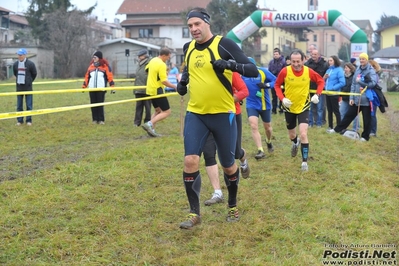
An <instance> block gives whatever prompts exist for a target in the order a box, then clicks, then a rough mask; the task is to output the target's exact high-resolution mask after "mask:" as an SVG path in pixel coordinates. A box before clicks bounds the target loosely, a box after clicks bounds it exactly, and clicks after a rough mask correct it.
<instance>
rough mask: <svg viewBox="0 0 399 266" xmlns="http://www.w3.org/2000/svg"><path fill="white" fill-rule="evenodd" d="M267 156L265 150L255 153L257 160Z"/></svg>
mask: <svg viewBox="0 0 399 266" xmlns="http://www.w3.org/2000/svg"><path fill="white" fill-rule="evenodd" d="M265 156H266V155H265V153H264V152H263V151H261V150H258V153H257V154H256V155H255V159H256V160H260V159H262V158H264V157H265Z"/></svg>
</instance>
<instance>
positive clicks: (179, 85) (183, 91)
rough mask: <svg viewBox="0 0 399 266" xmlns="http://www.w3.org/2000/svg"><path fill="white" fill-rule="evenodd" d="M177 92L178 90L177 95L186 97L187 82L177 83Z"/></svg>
mask: <svg viewBox="0 0 399 266" xmlns="http://www.w3.org/2000/svg"><path fill="white" fill-rule="evenodd" d="M176 90H177V93H178V94H180V95H181V96H184V95H186V93H187V83H186V82H185V81H180V82H179V83H177V86H176Z"/></svg>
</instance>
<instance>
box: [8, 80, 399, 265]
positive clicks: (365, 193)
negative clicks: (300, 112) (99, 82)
mask: <svg viewBox="0 0 399 266" xmlns="http://www.w3.org/2000/svg"><path fill="white" fill-rule="evenodd" d="M119 84H122V83H117V85H119ZM0 85H1V83H0ZM80 85H81V82H76V83H65V84H48V85H35V86H34V89H35V90H36V91H39V90H54V89H57V90H58V89H72V88H79V87H80ZM123 85H126V86H131V84H130V83H124V84H123ZM14 90H15V88H14V86H0V92H12V91H14ZM386 96H387V99H388V102H389V104H390V107H389V108H388V112H387V113H385V114H381V113H380V112H379V113H378V133H377V134H378V137H376V138H372V139H371V140H370V141H369V142H366V143H362V142H358V141H354V140H351V139H348V138H345V137H342V136H340V135H338V134H335V135H330V134H327V133H326V132H325V131H326V128H322V129H318V128H310V129H309V140H310V154H309V156H310V160H309V172H306V173H302V172H301V171H300V165H301V159H300V156H298V157H296V158H291V156H290V147H291V144H290V141H289V139H288V136H287V130H286V128H285V126H284V120H283V115H273V118H272V119H273V121H272V123H273V130H274V137H275V139H274V146H275V152H274V153H273V154H271V155H269V156H267V158H265V159H264V160H261V161H256V160H255V159H254V158H253V155H254V154H255V152H256V147H255V145H254V143H253V141H252V138H251V135H250V128H249V125H248V123H246V113H245V110H244V113H243V120H244V121H245V123H244V124H243V147H244V148H245V149H246V150H247V151H248V152H249V153H250V155H251V157H250V159H249V163H250V166H251V170H252V172H251V177H250V178H248V179H241V180H240V186H239V192H238V207H239V209H240V214H241V220H240V221H239V222H238V223H226V222H225V216H226V214H227V206H226V204H219V205H216V206H210V207H206V206H204V205H203V201H204V200H206V199H208V198H209V197H210V196H211V193H212V192H213V191H212V188H211V185H210V183H209V180H208V178H207V176H206V173H205V168H204V166H203V163H202V165H201V173H202V191H201V202H202V204H201V212H202V224H201V225H199V226H198V227H195V228H194V229H193V230H180V229H179V223H180V222H182V221H183V220H185V218H186V215H187V214H188V202H187V198H186V194H185V190H184V186H183V181H182V169H183V141H182V137H181V136H180V110H181V103H180V97H178V96H171V97H169V100H170V103H171V106H172V115H171V117H169V118H168V119H167V120H165V121H164V122H161V123H160V124H159V125H158V126H157V132H159V133H161V134H162V135H163V136H162V137H161V138H150V137H148V136H147V134H146V133H145V132H144V130H143V129H141V128H136V127H133V114H134V105H135V103H133V102H132V103H124V104H115V105H110V106H106V107H105V109H106V124H105V125H103V126H102V125H93V124H92V123H91V113H90V110H89V109H80V110H73V111H67V112H59V113H54V114H44V115H37V116H33V126H32V127H27V126H25V125H24V126H19V127H18V126H15V123H16V120H15V118H13V119H5V120H1V121H0V125H1V128H0V132H1V143H2V145H1V153H0V163H1V167H0V182H1V183H0V195H1V197H0V202H1V208H0V228H1V230H0V238H1V242H0V264H1V265H18V266H19V265H287V266H288V265H289V266H291V265H330V264H326V263H330V262H331V263H333V262H337V261H342V262H344V263H345V264H343V265H350V263H352V265H362V264H360V261H361V259H360V258H359V257H358V258H351V259H350V258H332V255H330V256H328V257H327V258H323V254H324V253H325V252H326V251H328V250H330V251H331V252H335V253H334V254H338V253H336V252H340V253H341V252H344V251H345V250H351V251H352V252H361V251H366V250H369V251H370V253H372V254H374V253H373V252H374V251H375V250H377V251H383V252H389V254H391V255H390V257H389V258H383V259H371V258H366V259H363V260H364V262H363V265H396V264H397V258H396V257H395V258H393V259H391V258H392V254H393V253H392V252H393V251H398V250H399V249H398V245H399V234H398V232H399V216H398V209H399V178H398V176H399V164H398V156H399V152H398V146H399V126H398V125H399V119H398V116H399V115H398V114H399V111H398V110H399V94H395V93H388V94H387V95H386ZM132 97H133V94H132V91H130V90H120V91H117V93H116V94H113V95H111V94H107V95H106V101H117V100H125V99H131V98H132ZM15 98H16V97H15V96H3V97H1V102H2V104H1V106H0V113H8V112H14V110H15V105H16V99H15ZM88 103H89V96H88V93H81V92H76V93H75V92H74V93H63V94H44V95H35V96H34V109H45V108H54V107H61V106H74V105H82V104H88ZM186 103H187V97H185V101H184V103H183V105H185V104H186ZM244 109H245V108H244ZM262 133H263V131H262ZM263 135H264V133H263ZM220 176H222V174H221V175H220ZM222 189H223V191H224V193H225V195H227V190H226V187H225V185H224V181H223V180H222ZM344 245H353V246H352V247H350V246H349V247H344ZM374 245H382V246H374ZM387 256H388V255H387ZM373 260H374V261H375V263H381V264H366V263H371V262H372V261H373ZM382 263H391V264H382ZM394 263H396V264H394Z"/></svg>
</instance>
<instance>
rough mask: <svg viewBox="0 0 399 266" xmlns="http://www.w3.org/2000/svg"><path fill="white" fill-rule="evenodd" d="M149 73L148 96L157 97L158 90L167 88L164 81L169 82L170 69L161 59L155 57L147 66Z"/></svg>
mask: <svg viewBox="0 0 399 266" xmlns="http://www.w3.org/2000/svg"><path fill="white" fill-rule="evenodd" d="M145 69H146V71H148V78H147V90H146V93H147V94H148V95H157V89H158V88H165V85H163V84H162V81H165V80H168V69H167V68H166V64H165V62H164V61H162V59H161V58H159V57H154V58H153V59H151V60H150V62H149V63H148V65H147V66H146V68H145Z"/></svg>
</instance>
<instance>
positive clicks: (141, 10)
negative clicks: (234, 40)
mask: <svg viewBox="0 0 399 266" xmlns="http://www.w3.org/2000/svg"><path fill="white" fill-rule="evenodd" d="M210 2H211V0H173V1H170V0H157V1H148V0H124V1H123V3H122V5H121V6H120V7H119V9H118V11H116V14H119V15H124V14H126V15H133V14H158V13H163V14H167V13H173V14H178V13H180V12H182V11H184V10H187V9H188V8H190V7H203V8H205V7H206V6H207V5H208V4H209V3H210Z"/></svg>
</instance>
